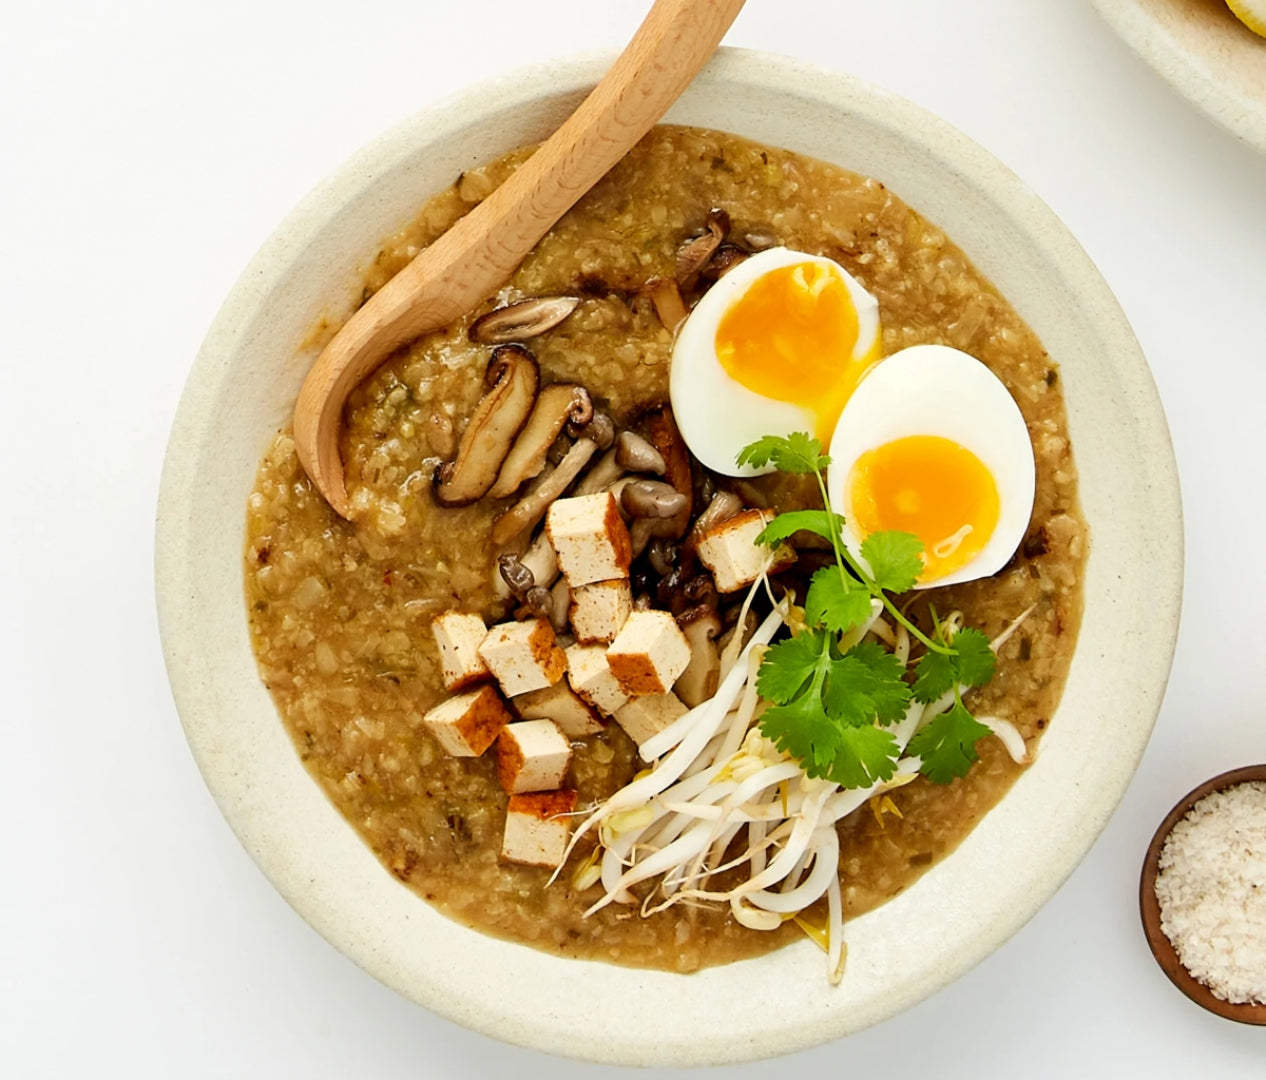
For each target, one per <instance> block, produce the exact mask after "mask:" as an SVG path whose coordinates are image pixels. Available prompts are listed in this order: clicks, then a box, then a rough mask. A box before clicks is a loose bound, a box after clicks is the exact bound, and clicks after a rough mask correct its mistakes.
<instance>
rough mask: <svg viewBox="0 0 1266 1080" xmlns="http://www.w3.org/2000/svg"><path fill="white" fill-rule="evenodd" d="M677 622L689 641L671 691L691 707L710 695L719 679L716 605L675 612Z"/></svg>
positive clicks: (718, 626) (718, 632)
mask: <svg viewBox="0 0 1266 1080" xmlns="http://www.w3.org/2000/svg"><path fill="white" fill-rule="evenodd" d="M677 625H678V626H680V627H681V632H682V633H683V634H685V635H686V640H687V641H688V642H690V663H689V664H688V665H687V666H686V670H685V671H683V672H682V673H681V675H680V676H679V677H678V678H677V682H676V684H675V685H674V686H673V691H674V693H676V695H677V696H678V697H679V698H681V700H682V701H683V702H685V704H686V705H687V706H688V707H689V708H691V709H693V708H694V707H695V706H696V705H702V704H703V703H704V702H705V701H707V700H708V698H710V697H712V695H713V694H715V693H716V692H717V685H718V684H719V683H720V681H721V654H720V652H719V651H718V650H717V646H716V638H717V635H718V634H720V633H721V619H720V617H719V616H718V615H717V611H716V608H714V607H709V606H708V605H706V604H700V605H699V606H697V607H693V608H691V609H690V610H689V611H686V612H683V613H682V614H681V615H680V616H678V618H677Z"/></svg>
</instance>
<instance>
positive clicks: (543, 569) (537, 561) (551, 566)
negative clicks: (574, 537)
mask: <svg viewBox="0 0 1266 1080" xmlns="http://www.w3.org/2000/svg"><path fill="white" fill-rule="evenodd" d="M509 557H510V558H514V555H513V554H510V555H509ZM518 561H519V562H520V563H521V564H522V565H523V566H524V568H525V569H527V570H528V571H529V572H530V573H531V574H532V584H533V585H544V586H545V587H546V588H548V587H549V586H550V585H552V584H553V583H554V580H555V579H556V578H557V577H558V557H557V556H556V555H555V554H554V545H553V544H551V543H550V542H549V537H548V536H546V535H545V534H544V533H543V532H542V533H539V534H538V535H537V537H536V539H535V540H533V541H532V542H531V543H530V544H529V545H528V548H527V550H526V551H525V552H524V553H523V554H522V555H520V556H518ZM492 577H493V582H492V584H493V589H494V590H495V591H496V594H497V596H499V597H500V598H501V599H502V600H505V599H508V598H509V597H511V596H517V595H518V594H517V593H515V592H513V591H512V590H511V587H510V585H509V584H508V582H507V581H506V578H505V575H504V574H502V573H501V567H500V560H498V565H497V570H496V572H495V573H494V574H493V575H492Z"/></svg>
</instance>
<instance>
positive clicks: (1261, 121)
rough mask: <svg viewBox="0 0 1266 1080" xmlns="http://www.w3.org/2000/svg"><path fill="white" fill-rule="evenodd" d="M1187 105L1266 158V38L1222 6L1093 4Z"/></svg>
mask: <svg viewBox="0 0 1266 1080" xmlns="http://www.w3.org/2000/svg"><path fill="white" fill-rule="evenodd" d="M1090 2H1091V3H1092V4H1094V6H1095V7H1096V8H1098V9H1099V14H1101V15H1102V16H1103V17H1104V18H1105V19H1106V20H1107V21H1108V24H1109V25H1110V26H1111V27H1112V28H1113V29H1114V30H1116V32H1117V33H1118V34H1120V35H1121V37H1122V38H1124V39H1125V41H1126V43H1127V44H1128V45H1129V46H1130V47H1131V48H1132V49H1133V50H1134V51H1135V52H1136V53H1138V54H1139V56H1141V57H1142V58H1143V59H1144V60H1145V61H1147V63H1149V64H1151V66H1152V67H1154V68H1155V69H1156V70H1157V71H1158V72H1159V73H1160V75H1161V76H1162V77H1163V78H1165V79H1166V80H1168V82H1169V83H1170V84H1171V85H1172V86H1173V87H1174V89H1175V90H1177V91H1178V92H1179V93H1180V94H1182V95H1183V97H1185V98H1187V99H1188V100H1189V101H1191V102H1192V103H1193V104H1194V105H1196V106H1197V107H1198V108H1200V109H1202V110H1204V112H1206V113H1207V114H1208V115H1209V116H1211V117H1213V119H1214V120H1216V121H1217V122H1218V123H1219V124H1221V125H1222V126H1223V127H1225V128H1226V129H1227V130H1229V131H1231V132H1233V133H1234V134H1236V135H1238V136H1239V137H1240V138H1241V139H1243V140H1244V141H1245V142H1246V143H1248V144H1250V145H1251V146H1255V147H1257V149H1258V150H1261V151H1263V152H1264V153H1266V38H1261V37H1258V36H1257V35H1256V34H1254V33H1253V32H1252V31H1251V30H1249V29H1248V27H1246V26H1245V25H1244V24H1243V23H1241V22H1240V21H1239V19H1237V18H1236V17H1235V16H1234V15H1232V14H1231V10H1230V9H1229V8H1228V7H1227V6H1226V4H1225V3H1224V0H1090Z"/></svg>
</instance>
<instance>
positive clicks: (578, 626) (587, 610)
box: [568, 578, 633, 645]
mask: <svg viewBox="0 0 1266 1080" xmlns="http://www.w3.org/2000/svg"><path fill="white" fill-rule="evenodd" d="M632 610H633V592H632V590H631V589H630V588H629V579H628V578H616V579H615V580H613V581H594V582H590V583H589V584H588V585H580V586H577V587H576V588H574V589H572V591H571V608H570V609H569V611H568V618H569V620H570V622H571V632H572V633H573V634H575V635H576V640H577V641H579V642H580V643H581V644H582V645H593V644H595V643H596V642H599V641H601V642H604V643H605V642H608V641H612V640H613V639H614V638H615V635H616V634H618V633H619V632H620V627H622V626H623V625H624V620H625V619H627V618H628V617H629V614H630V612H632Z"/></svg>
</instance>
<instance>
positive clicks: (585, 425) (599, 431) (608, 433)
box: [567, 412, 615, 450]
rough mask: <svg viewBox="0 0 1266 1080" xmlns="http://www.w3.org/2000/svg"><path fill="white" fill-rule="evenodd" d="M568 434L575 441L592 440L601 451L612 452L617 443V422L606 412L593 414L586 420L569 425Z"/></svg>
mask: <svg viewBox="0 0 1266 1080" xmlns="http://www.w3.org/2000/svg"><path fill="white" fill-rule="evenodd" d="M567 433H568V434H569V435H570V436H571V437H572V438H573V439H590V440H592V441H593V442H594V443H595V444H596V445H597V447H598V449H599V450H610V449H611V444H612V443H613V442H615V421H614V420H612V419H611V417H609V416H608V415H607V414H606V413H604V412H591V415H590V416H589V417H588V418H586V419H585V420H581V421H575V420H573V421H572V422H571V423H570V424H568V425H567Z"/></svg>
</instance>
